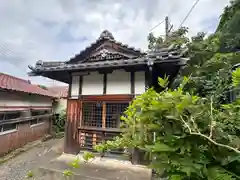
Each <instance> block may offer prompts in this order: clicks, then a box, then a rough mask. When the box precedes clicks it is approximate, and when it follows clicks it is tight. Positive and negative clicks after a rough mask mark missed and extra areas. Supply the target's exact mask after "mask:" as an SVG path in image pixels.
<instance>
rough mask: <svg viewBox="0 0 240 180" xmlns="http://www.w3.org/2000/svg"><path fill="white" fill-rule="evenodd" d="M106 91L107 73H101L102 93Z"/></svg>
mask: <svg viewBox="0 0 240 180" xmlns="http://www.w3.org/2000/svg"><path fill="white" fill-rule="evenodd" d="M106 93H107V73H105V74H104V75H103V94H106Z"/></svg>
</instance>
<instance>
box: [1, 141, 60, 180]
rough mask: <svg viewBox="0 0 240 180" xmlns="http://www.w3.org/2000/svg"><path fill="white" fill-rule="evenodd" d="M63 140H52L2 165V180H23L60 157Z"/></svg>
mask: <svg viewBox="0 0 240 180" xmlns="http://www.w3.org/2000/svg"><path fill="white" fill-rule="evenodd" d="M62 142H63V140H62V139H51V140H49V141H46V142H43V143H41V144H40V145H38V146H36V147H34V148H32V149H30V150H29V151H27V152H24V153H22V154H20V155H18V156H17V157H15V158H13V159H11V160H9V161H7V162H5V163H3V164H1V165H0V180H22V179H25V176H26V175H27V173H28V172H29V171H31V170H33V169H35V168H37V167H39V166H40V165H42V164H44V163H46V162H47V161H49V160H51V159H53V158H55V157H57V156H59V154H60V153H61V150H62Z"/></svg>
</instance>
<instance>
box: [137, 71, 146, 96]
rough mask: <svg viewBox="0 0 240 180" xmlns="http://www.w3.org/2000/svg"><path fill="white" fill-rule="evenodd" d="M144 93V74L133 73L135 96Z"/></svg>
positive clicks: (139, 72)
mask: <svg viewBox="0 0 240 180" xmlns="http://www.w3.org/2000/svg"><path fill="white" fill-rule="evenodd" d="M144 92H145V72H144V71H138V72H135V94H136V95H139V94H142V93H144Z"/></svg>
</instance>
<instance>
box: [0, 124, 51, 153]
mask: <svg viewBox="0 0 240 180" xmlns="http://www.w3.org/2000/svg"><path fill="white" fill-rule="evenodd" d="M50 122H51V121H49V120H45V122H44V123H43V124H38V125H35V126H30V122H29V121H28V122H24V123H19V124H18V128H17V130H16V131H14V132H11V133H7V134H1V135H0V147H1V148H0V156H1V155H3V154H6V153H8V152H10V151H12V150H15V149H17V148H20V147H22V146H24V145H26V144H27V143H29V142H32V141H35V140H38V139H39V138H41V137H43V136H44V135H45V134H48V133H49V132H50V128H51V125H50Z"/></svg>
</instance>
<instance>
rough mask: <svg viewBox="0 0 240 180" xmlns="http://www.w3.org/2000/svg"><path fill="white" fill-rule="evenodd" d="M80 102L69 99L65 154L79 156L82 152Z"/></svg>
mask: <svg viewBox="0 0 240 180" xmlns="http://www.w3.org/2000/svg"><path fill="white" fill-rule="evenodd" d="M80 109H81V108H80V101H79V100H73V99H71V100H70V99H69V100H68V103H67V122H66V129H65V132H66V134H65V145H64V152H65V153H71V154H77V153H79V150H80V145H79V143H80V139H79V134H78V127H79V125H80Z"/></svg>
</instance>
